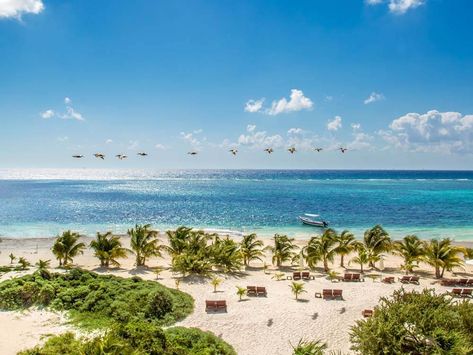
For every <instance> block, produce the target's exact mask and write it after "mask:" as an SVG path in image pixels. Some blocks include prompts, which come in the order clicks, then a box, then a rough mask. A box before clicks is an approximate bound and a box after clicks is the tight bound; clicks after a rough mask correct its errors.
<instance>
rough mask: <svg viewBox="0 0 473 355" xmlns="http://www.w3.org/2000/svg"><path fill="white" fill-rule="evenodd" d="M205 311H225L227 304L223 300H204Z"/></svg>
mask: <svg viewBox="0 0 473 355" xmlns="http://www.w3.org/2000/svg"><path fill="white" fill-rule="evenodd" d="M205 311H206V312H210V311H214V312H216V311H224V312H226V311H227V302H226V301H224V300H221V301H210V300H206V301H205Z"/></svg>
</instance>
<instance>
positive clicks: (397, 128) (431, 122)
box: [378, 110, 473, 153]
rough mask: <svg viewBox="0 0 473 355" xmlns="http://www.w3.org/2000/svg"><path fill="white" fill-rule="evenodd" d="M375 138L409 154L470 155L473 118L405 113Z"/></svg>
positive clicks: (448, 113) (433, 112)
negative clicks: (418, 152) (440, 153)
mask: <svg viewBox="0 0 473 355" xmlns="http://www.w3.org/2000/svg"><path fill="white" fill-rule="evenodd" d="M389 128H390V129H389V130H382V131H379V132H378V134H379V135H380V136H381V137H382V138H383V139H384V140H385V141H386V142H387V143H389V144H390V145H393V146H395V147H398V148H402V149H404V150H409V151H421V152H444V153H466V152H468V153H471V152H473V115H462V114H461V113H459V112H439V111H437V110H431V111H428V112H426V113H424V114H419V113H408V114H406V115H404V116H401V117H399V118H397V119H395V120H393V121H392V122H391V124H390V126H389Z"/></svg>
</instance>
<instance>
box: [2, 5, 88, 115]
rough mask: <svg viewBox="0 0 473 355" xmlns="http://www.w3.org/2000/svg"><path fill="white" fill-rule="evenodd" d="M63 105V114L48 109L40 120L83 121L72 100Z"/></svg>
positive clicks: (68, 99) (42, 113) (65, 100)
mask: <svg viewBox="0 0 473 355" xmlns="http://www.w3.org/2000/svg"><path fill="white" fill-rule="evenodd" d="M0 1H1V0H0ZM64 104H65V105H66V111H65V112H64V113H58V112H56V111H54V110H52V109H48V110H46V111H44V112H41V113H40V116H41V118H44V119H50V118H54V117H58V118H62V119H63V120H76V121H85V118H84V116H83V115H82V114H81V113H80V112H77V111H76V110H75V109H74V108H73V107H72V100H71V99H70V98H69V97H65V98H64Z"/></svg>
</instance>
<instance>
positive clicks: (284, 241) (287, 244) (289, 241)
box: [268, 234, 297, 267]
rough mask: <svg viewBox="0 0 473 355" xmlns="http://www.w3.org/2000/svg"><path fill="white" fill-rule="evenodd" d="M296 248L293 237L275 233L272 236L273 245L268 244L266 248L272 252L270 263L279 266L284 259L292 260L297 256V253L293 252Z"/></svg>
mask: <svg viewBox="0 0 473 355" xmlns="http://www.w3.org/2000/svg"><path fill="white" fill-rule="evenodd" d="M296 248H297V246H296V245H294V238H288V237H287V235H279V234H276V235H275V236H274V246H273V245H271V246H268V249H269V250H271V252H272V253H273V257H272V263H273V264H276V266H277V267H280V266H281V265H282V264H283V263H284V262H286V261H293V260H294V259H295V258H296V257H297V254H296V253H295V252H294V250H295V249H296Z"/></svg>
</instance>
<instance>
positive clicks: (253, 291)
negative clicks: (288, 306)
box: [246, 286, 268, 297]
mask: <svg viewBox="0 0 473 355" xmlns="http://www.w3.org/2000/svg"><path fill="white" fill-rule="evenodd" d="M246 294H247V295H248V296H256V297H260V296H262V297H266V296H267V295H268V293H267V292H266V287H260V286H246Z"/></svg>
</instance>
